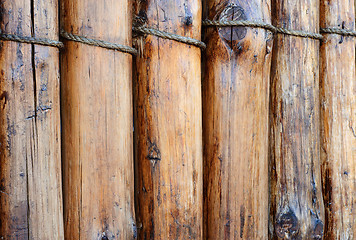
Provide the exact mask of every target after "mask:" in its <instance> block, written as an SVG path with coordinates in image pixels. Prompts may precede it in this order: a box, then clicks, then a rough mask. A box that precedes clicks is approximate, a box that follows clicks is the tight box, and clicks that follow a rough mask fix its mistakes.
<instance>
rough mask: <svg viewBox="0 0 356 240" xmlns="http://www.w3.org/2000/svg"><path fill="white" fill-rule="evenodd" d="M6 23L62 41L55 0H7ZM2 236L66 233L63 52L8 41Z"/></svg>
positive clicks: (3, 61)
mask: <svg viewBox="0 0 356 240" xmlns="http://www.w3.org/2000/svg"><path fill="white" fill-rule="evenodd" d="M0 8H1V14H2V18H1V20H0V21H1V29H2V30H3V31H4V32H6V33H10V34H16V35H20V36H34V37H39V38H50V39H53V40H58V24H57V23H58V4H57V2H56V1H44V0H35V1H29V0H16V1H1V5H0ZM0 51H1V53H0V56H1V57H0V69H1V70H0V71H1V76H0V77H1V82H0V94H1V98H0V99H1V107H0V108H1V112H0V119H1V120H0V121H1V124H0V147H1V149H0V153H1V154H0V158H1V160H0V163H1V164H0V180H1V183H0V204H1V208H0V237H1V238H2V239H63V215H62V211H63V210H62V187H61V154H60V104H59V51H58V49H56V48H53V47H43V46H37V45H30V44H22V43H16V42H8V41H5V42H2V43H1V50H0Z"/></svg>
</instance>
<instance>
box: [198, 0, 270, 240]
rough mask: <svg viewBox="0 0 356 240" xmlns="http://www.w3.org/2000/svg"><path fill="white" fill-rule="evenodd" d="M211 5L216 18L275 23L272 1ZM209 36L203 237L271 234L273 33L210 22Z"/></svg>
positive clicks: (219, 0) (214, 1) (218, 0)
mask: <svg viewBox="0 0 356 240" xmlns="http://www.w3.org/2000/svg"><path fill="white" fill-rule="evenodd" d="M205 3H206V4H205V6H206V9H205V10H204V13H205V14H204V15H205V17H206V18H208V19H211V20H250V21H260V22H266V23H270V22H271V16H270V1H261V0H253V1H233V2H232V3H229V4H227V2H226V1H223V0H207V1H206V2H205ZM205 39H206V40H205V42H206V43H207V49H206V51H205V56H204V61H205V68H204V69H205V73H204V78H203V136H204V137H203V139H204V163H205V165H204V221H205V224H204V228H205V229H204V234H205V237H204V238H206V239H256V240H257V239H267V238H268V110H269V104H268V103H269V81H270V80H269V79H270V67H271V55H272V54H271V51H272V34H271V33H270V32H268V31H266V30H264V29H257V28H243V27H223V28H217V27H209V28H207V30H206V34H205Z"/></svg>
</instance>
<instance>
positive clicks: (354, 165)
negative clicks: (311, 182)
mask: <svg viewBox="0 0 356 240" xmlns="http://www.w3.org/2000/svg"><path fill="white" fill-rule="evenodd" d="M320 6H321V7H320V24H321V27H322V28H325V27H336V28H345V29H348V30H355V9H354V1H353V0H349V1H341V0H336V1H327V0H322V1H321V2H320ZM324 37H325V41H324V42H323V43H322V44H321V52H320V70H321V72H320V82H321V85H320V89H321V92H320V96H321V99H320V101H321V159H322V180H323V193H324V201H325V203H324V204H325V239H343V240H347V239H355V238H356V195H355V191H356V189H355V183H356V76H355V44H356V39H355V38H354V37H345V36H340V35H336V34H325V35H324Z"/></svg>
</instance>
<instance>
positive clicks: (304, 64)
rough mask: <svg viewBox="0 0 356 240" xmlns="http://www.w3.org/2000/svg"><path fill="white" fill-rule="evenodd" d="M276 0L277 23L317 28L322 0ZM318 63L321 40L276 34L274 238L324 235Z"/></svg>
mask: <svg viewBox="0 0 356 240" xmlns="http://www.w3.org/2000/svg"><path fill="white" fill-rule="evenodd" d="M272 4H273V6H272V8H273V14H272V16H274V19H273V23H274V25H276V26H279V27H285V28H287V29H293V30H302V31H307V32H313V33H315V32H318V31H319V1H314V0H300V1H285V0H274V1H273V3H272ZM318 64H319V41H318V40H315V39H309V38H301V37H294V36H289V35H281V34H278V35H277V36H276V38H275V41H274V51H273V59H272V72H271V76H272V82H271V85H272V86H271V125H272V126H271V221H272V224H271V227H272V228H271V230H272V232H271V234H274V238H276V237H278V238H280V239H321V238H322V235H323V223H324V208H323V200H322V194H321V176H320V151H319V148H320V133H319V131H320V129H319V125H320V124H319V121H320V113H319V110H320V108H319V65H318ZM272 225H273V226H272ZM273 227H274V229H273Z"/></svg>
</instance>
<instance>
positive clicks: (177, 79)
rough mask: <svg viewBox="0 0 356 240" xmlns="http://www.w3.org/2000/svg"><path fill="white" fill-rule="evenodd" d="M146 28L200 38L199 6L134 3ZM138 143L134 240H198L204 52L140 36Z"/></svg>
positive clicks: (195, 2)
mask: <svg viewBox="0 0 356 240" xmlns="http://www.w3.org/2000/svg"><path fill="white" fill-rule="evenodd" d="M137 3H138V5H137V6H136V9H137V14H139V16H140V17H141V18H142V19H146V24H147V25H148V26H150V27H153V28H156V29H159V30H163V31H167V32H171V33H176V34H179V35H182V36H187V37H192V38H196V39H200V35H201V2H200V1H199V0H185V1H183V0H177V1H166V0H158V1H153V0H148V1H142V2H137ZM137 42H138V45H139V46H138V47H139V48H140V49H143V53H142V55H141V56H140V57H138V58H137V61H136V66H137V79H136V81H135V119H136V121H135V144H136V148H137V149H136V168H137V175H136V181H137V188H136V191H137V192H136V193H137V198H138V200H137V210H138V213H137V215H138V216H137V218H138V227H139V229H138V230H139V239H202V210H203V206H202V205H203V198H202V194H203V189H202V186H203V182H202V180H203V175H202V120H201V119H202V114H201V110H202V109H201V90H200V89H201V64H200V58H201V52H200V49H199V48H197V47H194V46H189V45H186V44H184V43H178V42H175V41H172V40H166V39H161V38H157V37H154V36H145V37H143V38H138V39H137Z"/></svg>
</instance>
